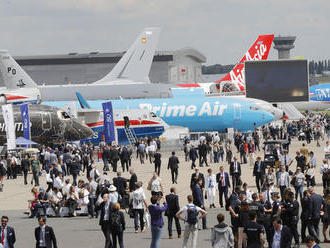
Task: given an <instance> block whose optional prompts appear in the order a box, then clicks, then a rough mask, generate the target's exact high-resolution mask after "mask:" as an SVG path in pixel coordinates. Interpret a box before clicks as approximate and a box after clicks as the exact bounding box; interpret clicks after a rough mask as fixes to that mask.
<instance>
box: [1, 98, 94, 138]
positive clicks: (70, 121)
mask: <svg viewBox="0 0 330 248" xmlns="http://www.w3.org/2000/svg"><path fill="white" fill-rule="evenodd" d="M13 114H14V122H15V131H16V137H19V136H23V123H22V116H21V111H20V106H13ZM29 116H30V129H31V139H32V140H33V141H35V142H37V143H41V144H50V143H57V142H61V141H75V140H80V139H83V138H87V137H89V136H91V135H92V134H93V133H92V130H91V129H90V128H89V127H87V126H86V125H84V124H82V123H81V122H79V121H78V120H77V119H75V118H71V117H70V116H68V115H67V114H66V112H64V111H63V110H61V109H58V108H56V107H53V106H45V105H36V104H30V105H29ZM5 142H6V125H5V123H4V119H3V115H2V114H1V115H0V143H1V144H4V143H5Z"/></svg>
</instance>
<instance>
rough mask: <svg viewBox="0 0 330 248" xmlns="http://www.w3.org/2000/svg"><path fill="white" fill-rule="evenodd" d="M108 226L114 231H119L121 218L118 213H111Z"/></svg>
mask: <svg viewBox="0 0 330 248" xmlns="http://www.w3.org/2000/svg"><path fill="white" fill-rule="evenodd" d="M110 224H111V228H113V229H114V230H120V228H121V216H120V213H119V211H115V212H112V213H111V218H110Z"/></svg>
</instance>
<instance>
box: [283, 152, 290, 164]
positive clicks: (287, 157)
mask: <svg viewBox="0 0 330 248" xmlns="http://www.w3.org/2000/svg"><path fill="white" fill-rule="evenodd" d="M290 162H291V158H290V157H289V155H288V154H286V155H283V156H282V157H281V165H289V164H290Z"/></svg>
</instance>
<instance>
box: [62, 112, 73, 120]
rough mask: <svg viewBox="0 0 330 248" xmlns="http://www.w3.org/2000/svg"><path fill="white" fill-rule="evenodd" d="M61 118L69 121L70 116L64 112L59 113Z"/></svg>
mask: <svg viewBox="0 0 330 248" xmlns="http://www.w3.org/2000/svg"><path fill="white" fill-rule="evenodd" d="M61 117H62V118H63V119H70V118H71V117H70V115H69V114H68V113H67V112H65V111H62V112H61Z"/></svg>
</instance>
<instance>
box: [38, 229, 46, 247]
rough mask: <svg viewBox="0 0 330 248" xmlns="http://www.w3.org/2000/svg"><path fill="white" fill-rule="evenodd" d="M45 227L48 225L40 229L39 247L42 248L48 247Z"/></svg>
mask: <svg viewBox="0 0 330 248" xmlns="http://www.w3.org/2000/svg"><path fill="white" fill-rule="evenodd" d="M45 227H46V225H43V226H42V227H40V240H39V246H41V247H46V238H45Z"/></svg>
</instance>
